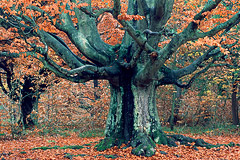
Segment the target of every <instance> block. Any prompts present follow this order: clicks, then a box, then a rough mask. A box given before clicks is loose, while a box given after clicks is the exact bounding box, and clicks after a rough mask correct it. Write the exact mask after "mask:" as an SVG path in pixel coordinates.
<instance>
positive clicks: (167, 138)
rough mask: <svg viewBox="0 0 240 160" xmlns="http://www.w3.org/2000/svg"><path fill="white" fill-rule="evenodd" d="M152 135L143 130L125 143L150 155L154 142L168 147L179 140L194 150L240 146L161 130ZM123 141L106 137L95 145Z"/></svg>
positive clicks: (138, 152) (102, 146)
mask: <svg viewBox="0 0 240 160" xmlns="http://www.w3.org/2000/svg"><path fill="white" fill-rule="evenodd" d="M153 136H154V138H152V137H151V136H149V135H147V134H146V133H143V132H139V133H136V134H135V136H134V137H133V138H132V140H131V141H130V143H129V144H128V145H127V147H130V146H131V147H133V149H132V154H134V155H137V156H146V157H151V156H153V155H154V154H155V152H156V150H155V147H156V143H157V144H164V145H168V146H170V147H176V146H177V144H176V142H180V144H181V145H186V146H192V148H193V149H195V150H198V149H197V147H205V148H207V149H210V148H217V147H220V146H227V147H234V146H240V144H235V143H233V142H230V143H229V144H216V145H214V144H210V143H208V142H205V141H204V140H203V139H194V138H191V137H186V136H183V135H166V134H164V133H163V132H161V131H160V132H158V135H156V134H153ZM153 139H154V140H153ZM156 140H157V142H156ZM123 143H126V142H125V141H124V140H123V139H119V138H118V139H116V138H113V137H106V138H105V139H103V140H101V141H100V143H99V144H97V145H96V146H95V147H96V149H97V150H98V151H104V150H105V149H108V148H111V147H114V146H118V147H120V146H121V144H123ZM193 143H194V144H193ZM127 147H124V148H127Z"/></svg>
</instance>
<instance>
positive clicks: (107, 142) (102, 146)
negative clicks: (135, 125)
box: [95, 137, 115, 151]
mask: <svg viewBox="0 0 240 160" xmlns="http://www.w3.org/2000/svg"><path fill="white" fill-rule="evenodd" d="M114 142H115V138H113V137H106V138H104V139H103V140H101V141H100V142H99V143H98V144H97V145H96V146H95V148H96V149H97V150H98V151H104V150H106V149H108V148H111V147H113V146H114Z"/></svg>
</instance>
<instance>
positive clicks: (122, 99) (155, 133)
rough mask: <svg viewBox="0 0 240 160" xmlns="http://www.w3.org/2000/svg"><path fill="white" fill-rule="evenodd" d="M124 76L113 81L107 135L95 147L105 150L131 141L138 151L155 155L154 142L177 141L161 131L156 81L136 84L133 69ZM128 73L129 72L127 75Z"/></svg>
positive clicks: (136, 151)
mask: <svg viewBox="0 0 240 160" xmlns="http://www.w3.org/2000/svg"><path fill="white" fill-rule="evenodd" d="M123 75H125V76H124V77H122V79H121V83H120V84H121V85H120V86H115V85H111V103H110V109H109V113H108V118H107V124H106V130H105V134H106V138H105V139H104V140H102V141H101V142H100V143H99V144H98V145H97V146H96V147H97V149H98V150H105V149H106V148H110V147H113V146H120V145H121V144H122V143H128V142H130V143H129V145H131V146H132V147H134V148H135V149H133V150H132V152H133V153H134V154H136V155H145V156H152V155H153V154H154V153H155V149H154V148H155V143H158V144H169V145H175V144H174V143H172V141H171V140H170V139H168V138H167V136H166V135H165V134H164V133H163V132H162V131H161V126H160V121H159V117H158V112H157V108H156V97H155V95H156V94H155V92H156V83H155V82H154V81H153V82H152V83H150V84H149V85H146V86H137V85H135V84H134V82H133V81H132V76H131V73H126V74H123ZM126 75H127V76H126Z"/></svg>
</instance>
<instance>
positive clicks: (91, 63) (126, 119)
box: [0, 0, 240, 156]
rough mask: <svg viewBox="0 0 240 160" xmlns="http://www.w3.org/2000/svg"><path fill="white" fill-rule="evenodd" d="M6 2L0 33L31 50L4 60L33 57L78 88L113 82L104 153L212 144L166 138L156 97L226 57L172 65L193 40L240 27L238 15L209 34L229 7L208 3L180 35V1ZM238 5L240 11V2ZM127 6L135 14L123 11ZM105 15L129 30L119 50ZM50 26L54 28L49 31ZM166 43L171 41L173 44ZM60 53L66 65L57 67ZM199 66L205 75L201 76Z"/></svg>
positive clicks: (213, 50)
mask: <svg viewBox="0 0 240 160" xmlns="http://www.w3.org/2000/svg"><path fill="white" fill-rule="evenodd" d="M83 2H84V3H83ZM106 2H107V1H106ZM1 3H2V5H1V9H0V15H1V17H0V27H3V28H5V29H6V30H8V31H12V33H14V34H15V35H18V36H17V37H18V38H19V39H22V40H23V41H22V44H23V43H24V44H25V49H24V47H21V49H18V50H17V51H16V50H13V49H11V50H6V51H1V52H0V55H1V56H5V57H20V56H22V57H24V56H25V57H26V56H29V55H30V56H32V57H35V58H36V59H38V60H39V61H41V62H42V64H43V65H44V68H46V69H48V70H50V71H52V72H54V73H55V74H56V75H57V76H59V77H62V78H64V79H68V80H70V81H72V82H76V83H81V82H86V81H89V80H95V79H105V80H108V81H109V83H110V86H111V102H110V109H109V113H108V118H107V122H106V130H105V138H104V139H103V140H102V141H101V142H100V143H99V144H98V145H97V146H96V148H97V149H98V150H105V149H107V148H110V147H113V146H116V145H117V146H119V145H121V144H122V143H129V145H130V146H132V147H133V148H134V149H133V150H132V153H134V154H136V155H144V156H151V155H153V154H154V153H155V149H154V148H155V144H156V143H157V144H168V145H170V146H176V144H175V143H174V140H186V141H189V142H195V143H196V144H195V145H200V146H206V145H209V144H207V143H205V142H203V141H201V140H193V139H190V138H186V137H183V136H182V137H181V136H167V135H165V134H164V133H163V132H162V130H161V127H160V121H159V117H158V113H157V108H156V102H155V99H156V97H155V92H156V88H157V87H158V86H160V85H166V84H175V85H177V86H179V87H189V86H190V85H191V83H192V82H193V80H194V79H196V78H197V77H198V76H199V75H200V74H201V73H204V72H205V71H206V70H208V68H209V67H210V66H211V64H213V63H214V61H216V60H217V57H218V55H220V54H222V53H221V51H223V50H222V48H221V47H220V48H219V46H217V45H216V43H212V45H207V46H205V52H204V53H203V54H202V55H200V56H199V57H197V58H196V59H195V61H194V62H193V63H191V64H190V65H188V66H186V67H183V68H179V69H174V68H170V67H169V66H168V65H167V61H168V60H169V59H171V56H172V55H173V54H174V53H176V52H177V51H178V49H179V48H180V47H181V46H182V45H184V44H186V43H187V42H189V41H194V42H195V41H197V40H198V39H200V38H204V37H213V36H214V35H216V34H218V35H219V37H221V35H224V34H226V33H225V32H227V31H229V30H230V29H231V28H232V27H234V26H236V25H237V24H238V23H239V21H240V12H239V11H238V10H237V9H235V11H234V10H233V11H232V15H231V16H229V17H230V18H228V19H227V20H225V21H224V22H219V23H218V25H215V24H212V25H211V27H209V28H208V29H206V30H202V29H201V28H200V25H201V23H202V22H204V21H206V20H207V19H208V18H209V17H211V16H214V15H211V14H213V13H212V11H214V10H215V9H217V7H219V5H221V7H223V8H224V5H223V4H221V3H223V2H222V1H221V0H215V1H213V0H209V1H203V2H202V5H203V6H201V7H200V8H198V9H196V11H197V13H196V14H195V15H194V16H193V17H192V19H190V20H188V24H187V26H186V27H185V29H183V30H180V31H179V30H176V29H175V30H174V29H173V28H168V27H166V24H167V22H168V20H169V19H170V18H171V16H172V15H171V13H172V12H173V5H174V0H154V1H153V0H129V1H128V2H124V1H120V0H113V1H108V4H107V5H105V6H104V5H102V3H101V2H100V1H99V2H98V1H93V2H91V0H86V1H85V0H83V1H75V0H71V1H67V0H65V1H64V0H63V1H61V0H59V1H58V0H56V1H51V0H50V1H41V0H38V1H26V0H19V1H17V2H15V1H11V0H2V1H1ZM176 3H177V2H176ZM233 3H236V5H238V2H237V1H236V2H234V1H233ZM126 4H128V7H127V11H124V9H123V10H121V8H122V7H124V5H126ZM98 5H99V6H98ZM105 13H108V14H106V15H108V16H111V18H112V19H113V20H115V21H117V22H118V24H119V25H118V26H119V28H120V29H121V30H123V31H125V33H124V36H123V39H122V41H121V44H119V45H115V46H113V45H110V44H107V43H105V42H104V41H103V40H102V39H101V36H100V34H99V32H98V28H97V24H98V23H99V22H101V18H102V15H104V14H105ZM209 15H210V16H209ZM43 24H48V25H51V26H54V27H52V28H51V29H47V27H45V28H44V27H43ZM46 26H47V25H46ZM11 28H13V29H11ZM179 28H181V24H180V26H179ZM10 29H11V30H10ZM56 30H57V31H61V32H64V33H66V34H65V36H67V37H68V38H69V39H70V41H71V43H72V44H73V45H74V46H75V47H76V48H77V49H76V50H77V51H79V52H81V54H82V55H83V56H84V57H79V56H77V54H75V53H74V52H73V51H72V50H71V49H70V48H69V47H68V46H67V44H66V43H65V42H64V41H63V40H62V39H61V38H60V37H59V36H57V35H56V34H53V33H51V32H52V31H54V32H55V33H56ZM220 33H221V34H220ZM166 37H167V39H168V40H169V41H165V38H166ZM36 40H37V41H38V42H39V44H38V45H36V44H35V42H36ZM163 41H164V42H163ZM20 42H21V41H20ZM162 42H163V43H162ZM16 46H17V45H16ZM16 46H15V47H16ZM158 46H159V47H158ZM76 50H75V51H76ZM53 52H54V54H56V55H57V56H58V58H57V60H59V59H61V60H63V61H64V65H62V63H59V61H56V58H54V56H52V55H53ZM199 66H201V68H202V67H203V69H202V70H198V68H199ZM195 71H196V72H195ZM192 73H194V75H193V76H192V78H191V79H190V81H189V83H187V84H181V83H179V82H180V81H179V79H181V78H182V77H184V76H186V75H189V74H192Z"/></svg>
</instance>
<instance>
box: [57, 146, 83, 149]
mask: <svg viewBox="0 0 240 160" xmlns="http://www.w3.org/2000/svg"><path fill="white" fill-rule="evenodd" d="M82 148H84V147H83V146H80V145H74V146H64V147H60V148H59V149H82Z"/></svg>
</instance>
